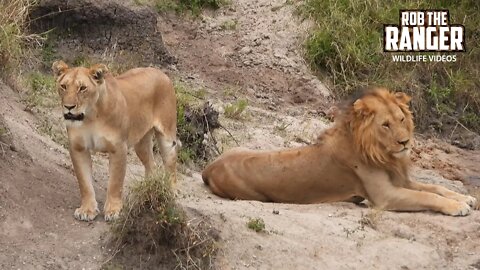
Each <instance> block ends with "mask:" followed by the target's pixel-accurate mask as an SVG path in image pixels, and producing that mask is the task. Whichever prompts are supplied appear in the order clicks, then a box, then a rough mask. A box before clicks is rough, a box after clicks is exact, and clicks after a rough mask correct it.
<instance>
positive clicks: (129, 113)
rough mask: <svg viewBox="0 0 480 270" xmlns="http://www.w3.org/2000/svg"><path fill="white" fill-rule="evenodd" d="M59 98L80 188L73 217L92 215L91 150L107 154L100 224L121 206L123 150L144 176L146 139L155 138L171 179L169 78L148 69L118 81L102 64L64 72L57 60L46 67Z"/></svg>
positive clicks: (149, 156)
mask: <svg viewBox="0 0 480 270" xmlns="http://www.w3.org/2000/svg"><path fill="white" fill-rule="evenodd" d="M52 69H53V73H54V75H55V78H56V82H57V87H58V93H59V95H60V97H61V99H62V106H63V107H62V108H63V115H64V118H65V122H66V126H67V133H68V139H69V148H70V156H71V158H72V163H73V167H74V169H75V174H76V176H77V180H78V184H79V186H80V195H81V200H82V202H81V206H80V207H79V208H77V209H76V210H75V218H77V219H79V220H85V221H89V220H93V219H94V218H95V217H96V216H97V214H98V212H99V211H98V207H97V201H96V199H95V191H94V190H93V186H92V160H91V156H90V152H91V151H100V152H105V153H108V154H109V163H110V168H109V174H110V176H109V180H108V190H107V200H106V202H105V220H107V221H109V220H113V219H115V218H116V217H117V216H118V213H119V211H120V209H121V208H122V188H123V180H124V178H125V171H126V165H127V164H126V163H127V148H128V146H131V145H134V147H135V152H136V153H137V155H138V157H139V158H140V160H141V161H142V163H143V165H144V166H145V172H146V174H149V173H150V172H152V170H153V169H154V167H155V161H154V157H153V148H152V136H153V134H154V133H155V136H156V138H157V140H158V143H159V147H160V152H161V156H162V159H163V162H164V164H165V167H166V168H167V170H168V171H169V172H170V174H171V181H175V179H176V178H175V177H176V174H175V170H176V159H177V152H176V120H177V112H176V97H175V91H174V89H173V86H172V83H171V81H170V79H169V78H168V77H167V76H166V75H165V74H164V73H163V72H161V71H160V70H157V69H154V68H136V69H132V70H129V71H127V72H125V73H123V74H122V75H120V76H118V77H113V76H112V75H110V74H109V73H108V72H107V67H106V66H105V65H102V64H99V65H95V66H92V67H90V68H84V67H75V68H69V67H68V66H67V64H65V63H64V62H63V61H57V62H55V63H53V66H52Z"/></svg>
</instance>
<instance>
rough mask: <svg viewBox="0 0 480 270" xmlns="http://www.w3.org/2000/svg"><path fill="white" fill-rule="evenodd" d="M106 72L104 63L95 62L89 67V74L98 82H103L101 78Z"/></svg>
mask: <svg viewBox="0 0 480 270" xmlns="http://www.w3.org/2000/svg"><path fill="white" fill-rule="evenodd" d="M107 72H108V68H107V66H105V65H104V64H96V65H93V66H91V67H90V76H92V78H93V79H94V80H95V81H96V82H97V83H98V84H101V83H103V78H104V77H105V74H106V73H107Z"/></svg>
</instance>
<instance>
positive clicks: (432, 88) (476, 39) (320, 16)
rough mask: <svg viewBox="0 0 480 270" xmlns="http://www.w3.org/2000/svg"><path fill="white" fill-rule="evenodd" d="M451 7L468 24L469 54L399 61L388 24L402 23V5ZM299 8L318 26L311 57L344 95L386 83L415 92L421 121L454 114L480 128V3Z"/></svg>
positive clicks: (358, 0)
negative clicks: (387, 48)
mask: <svg viewBox="0 0 480 270" xmlns="http://www.w3.org/2000/svg"><path fill="white" fill-rule="evenodd" d="M429 8H432V9H448V10H449V11H450V20H451V22H452V23H457V24H464V25H465V29H466V44H467V45H466V47H467V52H466V53H457V54H456V55H457V61H456V62H454V63H438V62H437V63H436V62H425V63H423V62H422V63H416V64H413V63H394V62H393V61H392V60H391V55H392V54H391V53H384V52H383V39H382V36H383V24H398V21H399V18H398V17H399V9H429ZM299 12H300V14H302V15H303V16H305V17H309V18H311V19H313V20H314V21H315V23H316V27H314V28H313V30H312V32H311V34H310V35H309V37H308V38H307V40H306V42H305V51H306V53H305V56H306V58H307V60H308V61H309V63H310V64H311V66H312V67H313V68H314V69H315V70H317V71H318V73H319V74H321V75H320V76H321V77H322V79H324V80H326V81H327V82H328V83H329V84H330V86H331V88H332V89H333V91H334V94H335V95H336V96H337V97H338V98H344V97H346V96H348V95H350V94H351V93H352V92H353V91H354V90H355V89H357V88H361V87H365V86H367V85H383V86H386V87H389V88H391V89H393V90H396V91H404V92H407V93H409V94H411V95H412V96H413V100H412V109H413V111H414V113H415V116H416V120H417V121H416V124H417V125H418V126H419V127H420V128H426V127H427V126H428V124H429V123H430V121H431V120H432V119H440V120H442V121H447V119H448V118H451V117H454V118H456V119H458V120H459V121H460V122H462V124H464V125H465V126H467V127H469V128H471V129H473V130H475V131H477V132H479V131H480V119H479V115H480V113H479V112H480V92H479V91H478V89H480V80H479V79H478V78H479V77H480V30H479V29H480V16H478V13H479V12H480V2H478V1H475V0H463V1H441V2H438V1H435V2H431V1H426V0H407V1H380V0H353V1H347V0H327V1H323V0H306V1H305V2H304V3H303V4H302V5H300V7H299Z"/></svg>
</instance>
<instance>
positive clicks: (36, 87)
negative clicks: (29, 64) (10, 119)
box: [25, 71, 58, 108]
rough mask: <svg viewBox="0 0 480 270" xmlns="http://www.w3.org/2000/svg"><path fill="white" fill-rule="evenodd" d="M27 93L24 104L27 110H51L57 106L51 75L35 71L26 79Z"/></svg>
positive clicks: (53, 80)
mask: <svg viewBox="0 0 480 270" xmlns="http://www.w3.org/2000/svg"><path fill="white" fill-rule="evenodd" d="M26 80H27V86H28V88H29V89H28V91H27V92H26V97H25V102H26V104H27V107H29V108H37V107H41V108H53V107H55V106H57V105H58V101H57V98H58V97H57V93H56V92H55V79H54V78H53V76H52V75H47V74H43V73H41V72H38V71H35V72H32V73H30V74H29V75H28V76H27V77H26Z"/></svg>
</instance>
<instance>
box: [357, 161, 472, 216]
mask: <svg viewBox="0 0 480 270" xmlns="http://www.w3.org/2000/svg"><path fill="white" fill-rule="evenodd" d="M357 174H358V175H359V177H360V178H361V180H362V183H363V185H364V188H365V191H366V192H367V194H368V199H369V200H370V201H372V203H373V204H374V205H375V206H376V207H379V208H381V209H385V210H391V211H423V210H430V211H435V212H440V213H443V214H445V215H451V216H465V215H468V214H470V212H471V208H470V206H469V205H468V204H466V203H464V202H459V201H456V200H453V199H449V198H445V197H442V196H440V195H437V194H434V193H430V192H424V191H418V190H412V189H407V188H403V187H397V186H394V185H393V184H392V182H391V181H390V180H391V179H390V176H389V175H388V174H387V173H386V172H384V171H381V170H372V169H361V168H360V169H358V171H357Z"/></svg>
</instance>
